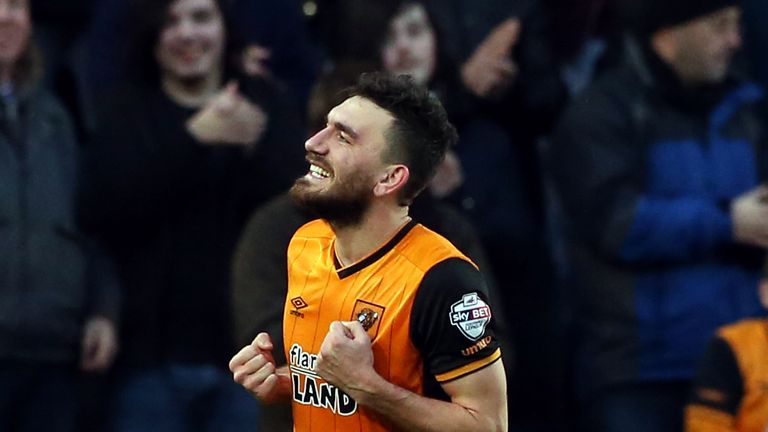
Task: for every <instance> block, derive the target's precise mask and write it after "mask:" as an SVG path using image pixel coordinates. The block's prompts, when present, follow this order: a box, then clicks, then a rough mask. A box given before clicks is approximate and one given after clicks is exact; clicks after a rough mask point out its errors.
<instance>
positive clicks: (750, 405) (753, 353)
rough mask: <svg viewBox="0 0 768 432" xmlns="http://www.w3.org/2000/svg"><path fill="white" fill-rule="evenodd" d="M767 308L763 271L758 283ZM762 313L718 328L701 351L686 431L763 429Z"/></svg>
mask: <svg viewBox="0 0 768 432" xmlns="http://www.w3.org/2000/svg"><path fill="white" fill-rule="evenodd" d="M759 294H760V302H761V304H762V305H763V307H764V308H766V309H768V275H763V280H762V281H761V282H760V286H759ZM766 326H768V318H760V319H750V320H744V321H741V322H739V323H736V324H731V325H728V326H725V327H723V328H721V329H720V330H719V331H718V332H717V335H716V336H715V337H714V338H713V339H712V341H711V342H710V344H709V349H708V350H707V352H706V353H705V354H704V357H703V358H702V360H701V362H700V365H699V372H698V375H697V377H696V380H695V381H694V383H693V391H692V392H691V400H690V402H689V404H688V406H687V407H686V411H685V430H686V432H714V431H717V432H752V431H754V432H764V431H765V429H766V427H768V396H766V393H765V391H764V385H763V383H765V382H766V379H767V378H768V371H767V370H766V368H765V367H764V364H765V358H766V356H768V339H766Z"/></svg>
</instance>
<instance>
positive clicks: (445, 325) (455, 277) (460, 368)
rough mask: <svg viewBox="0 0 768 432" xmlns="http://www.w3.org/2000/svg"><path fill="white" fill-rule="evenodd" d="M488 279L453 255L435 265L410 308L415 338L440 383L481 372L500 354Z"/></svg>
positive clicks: (499, 356)
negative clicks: (486, 280)
mask: <svg viewBox="0 0 768 432" xmlns="http://www.w3.org/2000/svg"><path fill="white" fill-rule="evenodd" d="M493 328H494V319H493V312H492V311H491V308H490V306H489V301H488V290H487V288H486V286H485V282H484V280H483V277H482V275H481V273H480V271H479V270H477V268H475V266H473V265H472V264H471V263H470V262H468V261H466V260H464V259H460V258H451V259H448V260H445V261H443V262H440V263H439V264H437V265H435V266H434V267H432V268H431V269H430V270H429V271H428V272H427V274H426V275H425V276H424V279H423V280H422V282H421V285H420V286H419V290H418V292H417V293H416V298H415V300H414V305H413V310H412V312H411V328H410V332H411V338H412V340H413V342H414V345H415V346H416V348H417V349H418V350H419V352H420V353H421V355H422V357H423V358H424V368H425V371H426V373H427V374H428V375H432V376H433V377H434V378H435V379H436V380H437V381H438V382H439V383H444V382H448V381H452V380H455V379H457V378H461V377H463V376H466V375H469V374H471V373H473V372H476V371H478V370H480V369H482V368H484V367H486V366H488V365H490V364H491V363H493V362H495V361H496V360H498V359H499V358H501V350H500V348H499V342H498V340H497V339H496V336H495V335H494V331H493Z"/></svg>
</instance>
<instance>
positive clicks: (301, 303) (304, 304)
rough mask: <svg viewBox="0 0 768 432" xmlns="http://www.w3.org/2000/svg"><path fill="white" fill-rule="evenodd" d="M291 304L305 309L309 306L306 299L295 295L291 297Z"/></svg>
mask: <svg viewBox="0 0 768 432" xmlns="http://www.w3.org/2000/svg"><path fill="white" fill-rule="evenodd" d="M291 304H292V305H293V307H295V308H296V309H304V308H305V307H307V306H309V305H308V304H307V302H305V301H304V299H303V298H301V297H294V298H292V299H291Z"/></svg>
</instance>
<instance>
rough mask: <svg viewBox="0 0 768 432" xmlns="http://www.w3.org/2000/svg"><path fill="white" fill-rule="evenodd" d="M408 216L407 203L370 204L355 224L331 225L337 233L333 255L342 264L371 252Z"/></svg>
mask: <svg viewBox="0 0 768 432" xmlns="http://www.w3.org/2000/svg"><path fill="white" fill-rule="evenodd" d="M410 220H411V218H410V216H408V207H400V206H397V207H395V208H394V209H381V210H379V211H377V209H376V208H374V207H371V209H370V210H369V211H368V212H367V214H366V215H365V217H363V220H362V222H360V223H359V224H357V225H354V226H346V227H340V228H337V227H333V230H334V232H335V234H336V245H335V249H336V250H335V252H336V258H337V259H338V260H339V262H340V263H341V265H342V266H343V267H347V266H349V265H352V264H354V263H356V262H358V261H360V260H361V259H363V258H365V257H366V256H368V255H370V254H371V253H373V252H374V251H376V250H377V249H378V248H380V247H381V246H382V245H383V244H384V243H386V242H387V241H388V240H389V239H390V238H392V236H394V235H395V234H396V233H397V232H398V231H399V230H400V229H401V228H402V227H403V226H404V225H405V224H407V223H408V222H409V221H410Z"/></svg>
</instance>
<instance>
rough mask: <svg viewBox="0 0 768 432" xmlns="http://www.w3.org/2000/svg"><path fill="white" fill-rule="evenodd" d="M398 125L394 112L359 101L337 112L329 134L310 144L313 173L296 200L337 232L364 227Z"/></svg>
mask: <svg viewBox="0 0 768 432" xmlns="http://www.w3.org/2000/svg"><path fill="white" fill-rule="evenodd" d="M392 122H393V118H392V115H391V114H390V113H389V112H388V111H386V110H384V109H382V108H381V107H379V106H378V105H376V104H375V103H373V102H371V101H369V100H367V99H365V98H361V97H359V96H355V97H352V98H349V99H347V100H346V101H344V102H343V103H342V104H341V105H339V106H337V107H335V108H334V109H332V110H331V112H330V113H329V114H328V124H327V126H326V127H325V129H323V130H321V131H320V132H318V133H317V134H315V135H314V136H312V137H311V138H310V139H309V140H307V142H306V143H305V148H306V149H307V160H308V161H309V163H310V168H309V172H308V173H307V174H306V175H305V176H304V177H301V178H299V179H298V180H296V183H295V184H294V186H293V188H292V189H291V196H292V197H293V198H294V200H295V201H296V202H297V203H298V204H299V205H300V206H302V207H304V208H306V209H308V210H310V211H312V212H314V213H315V214H316V215H317V216H318V217H320V218H323V219H325V220H327V221H328V222H330V223H331V224H334V225H336V226H337V227H343V226H354V225H356V224H358V223H359V222H361V220H362V217H363V216H364V214H365V212H366V210H367V209H368V208H369V206H370V204H371V201H372V199H373V195H374V186H375V185H376V182H377V180H378V179H379V178H380V177H381V176H382V175H384V174H385V164H384V162H383V159H382V155H383V154H384V151H385V150H386V149H387V142H386V138H385V131H387V130H388V129H389V127H390V126H391V124H392Z"/></svg>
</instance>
